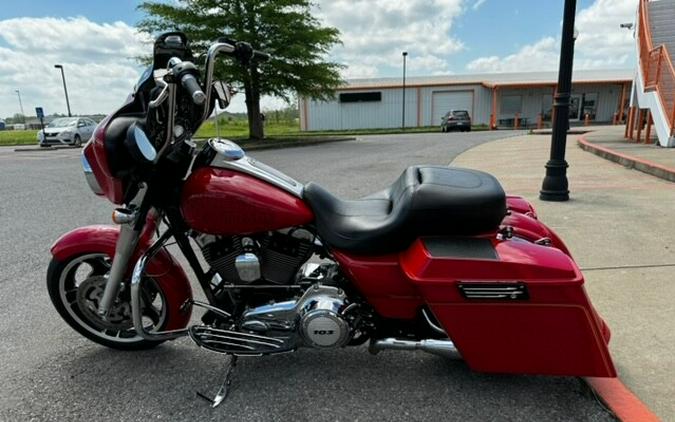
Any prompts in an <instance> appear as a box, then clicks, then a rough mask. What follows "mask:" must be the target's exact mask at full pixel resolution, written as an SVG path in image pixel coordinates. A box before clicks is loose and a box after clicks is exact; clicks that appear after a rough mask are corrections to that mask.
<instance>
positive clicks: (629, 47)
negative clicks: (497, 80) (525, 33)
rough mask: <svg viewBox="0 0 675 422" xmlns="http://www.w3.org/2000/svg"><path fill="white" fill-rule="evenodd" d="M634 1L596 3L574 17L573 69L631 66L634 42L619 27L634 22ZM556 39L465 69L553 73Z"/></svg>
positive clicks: (478, 61) (601, 0)
mask: <svg viewBox="0 0 675 422" xmlns="http://www.w3.org/2000/svg"><path fill="white" fill-rule="evenodd" d="M636 7H637V0H596V1H595V2H594V3H593V4H592V5H590V6H589V7H587V8H585V9H582V10H581V11H579V13H578V14H577V16H576V22H575V24H576V25H575V26H576V28H577V30H578V31H579V37H578V38H577V41H576V43H575V50H574V55H575V57H574V67H575V68H576V69H597V68H622V67H628V66H633V64H634V56H635V40H634V39H633V36H632V33H631V32H630V31H627V30H625V29H621V28H619V25H620V24H622V23H625V22H632V21H633V20H634V19H635V11H636ZM559 54H560V43H559V38H553V37H550V36H547V37H543V38H541V39H540V40H538V41H536V42H534V43H531V44H528V45H525V46H524V47H522V48H520V49H519V50H518V51H517V52H515V53H513V54H509V55H506V56H503V57H499V56H490V57H480V58H478V59H475V60H473V61H471V62H469V63H468V64H467V66H466V68H467V69H468V70H470V71H476V72H517V71H528V70H554V69H557V67H558V58H559Z"/></svg>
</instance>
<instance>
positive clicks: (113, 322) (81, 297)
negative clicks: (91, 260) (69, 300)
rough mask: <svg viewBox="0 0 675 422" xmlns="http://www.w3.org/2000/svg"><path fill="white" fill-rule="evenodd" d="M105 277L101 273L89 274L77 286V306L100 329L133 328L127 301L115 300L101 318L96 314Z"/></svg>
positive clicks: (105, 280)
mask: <svg viewBox="0 0 675 422" xmlns="http://www.w3.org/2000/svg"><path fill="white" fill-rule="evenodd" d="M106 282H107V278H106V277H105V276H102V275H97V276H91V277H88V278H87V279H86V280H84V281H83V282H82V283H80V285H79V286H78V288H77V306H78V308H79V310H80V312H82V314H83V315H84V316H85V317H86V318H87V320H88V321H89V322H90V323H92V324H93V325H94V326H96V327H98V328H100V329H102V330H103V329H106V330H107V329H111V330H128V329H131V328H133V321H132V319H131V307H130V305H129V303H128V302H123V301H120V300H119V299H117V300H115V303H113V305H112V306H111V308H110V312H109V313H108V317H107V318H106V319H102V318H101V316H100V315H99V314H98V305H99V303H100V301H101V297H103V290H104V289H105V284H106Z"/></svg>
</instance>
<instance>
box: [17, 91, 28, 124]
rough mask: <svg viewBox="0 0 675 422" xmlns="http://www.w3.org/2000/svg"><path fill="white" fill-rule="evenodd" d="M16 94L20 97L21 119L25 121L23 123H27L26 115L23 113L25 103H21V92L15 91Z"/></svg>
mask: <svg viewBox="0 0 675 422" xmlns="http://www.w3.org/2000/svg"><path fill="white" fill-rule="evenodd" d="M14 92H16V95H17V96H18V97H19V109H21V119H22V120H23V122H22V123H26V114H25V113H24V112H23V102H21V91H19V90H18V89H15V90H14Z"/></svg>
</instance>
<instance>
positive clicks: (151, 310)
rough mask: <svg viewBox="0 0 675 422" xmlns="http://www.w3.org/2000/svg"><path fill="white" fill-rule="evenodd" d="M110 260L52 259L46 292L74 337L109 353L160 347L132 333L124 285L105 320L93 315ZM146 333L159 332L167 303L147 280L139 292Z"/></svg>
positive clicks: (99, 257)
mask: <svg viewBox="0 0 675 422" xmlns="http://www.w3.org/2000/svg"><path fill="white" fill-rule="evenodd" d="M110 263H111V260H110V257H109V256H107V255H105V254H102V253H90V254H84V255H79V256H75V257H72V258H69V259H68V260H66V261H64V262H62V261H59V260H57V259H56V258H54V259H52V261H51V262H50V263H49V269H48V270H47V290H48V291H49V297H50V299H51V300H52V303H53V304H54V307H55V308H56V310H57V311H58V312H59V314H60V315H61V317H62V318H63V319H64V320H65V321H66V322H67V323H68V325H70V326H71V327H73V328H74V329H75V331H77V332H78V333H80V334H82V335H83V336H85V337H87V338H88V339H89V340H92V341H94V342H96V343H98V344H102V345H104V346H107V347H111V348H113V349H121V350H142V349H149V348H152V347H155V346H157V345H158V344H160V343H162V342H161V341H148V340H145V339H143V338H142V337H140V336H139V335H138V334H137V333H136V331H135V330H134V326H133V322H132V317H131V304H130V291H129V290H130V289H129V285H128V283H125V284H124V286H123V288H122V289H121V291H120V293H119V295H118V298H117V299H116V300H115V303H114V304H113V306H112V308H111V310H110V313H109V315H108V317H107V318H106V319H102V318H101V317H100V316H99V315H98V312H97V309H98V304H99V301H100V299H101V297H102V296H103V290H104V288H105V283H106V281H107V274H108V272H109V271H110ZM141 297H142V303H141V308H142V310H143V321H144V324H145V326H146V330H153V329H154V330H158V331H159V330H162V329H163V328H164V327H165V325H166V323H167V320H168V318H167V303H168V302H167V300H166V297H165V295H164V292H162V290H161V289H160V287H159V285H158V284H157V283H156V282H155V281H154V280H153V279H152V278H147V279H146V281H145V282H144V283H143V290H142V294H141Z"/></svg>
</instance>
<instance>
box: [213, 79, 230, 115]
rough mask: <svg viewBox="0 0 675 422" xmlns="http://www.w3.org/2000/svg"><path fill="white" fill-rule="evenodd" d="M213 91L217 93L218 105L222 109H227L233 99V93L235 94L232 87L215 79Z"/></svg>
mask: <svg viewBox="0 0 675 422" xmlns="http://www.w3.org/2000/svg"><path fill="white" fill-rule="evenodd" d="M213 91H214V92H215V93H216V99H217V100H218V107H220V108H221V109H226V108H227V106H229V105H230V102H231V101H232V95H233V94H234V92H233V89H232V87H230V86H229V85H228V84H226V83H225V82H223V81H215V82H214V83H213Z"/></svg>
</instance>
